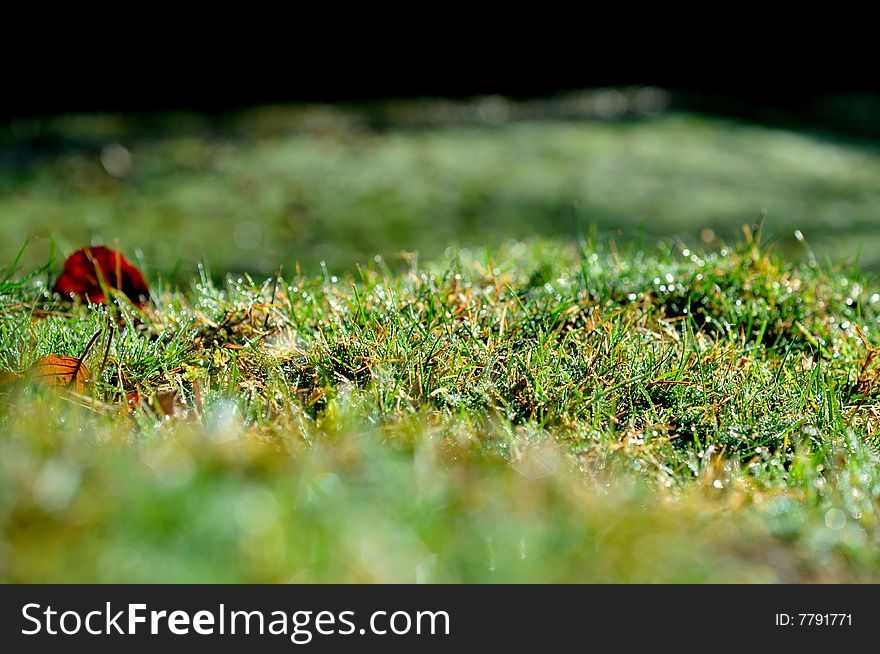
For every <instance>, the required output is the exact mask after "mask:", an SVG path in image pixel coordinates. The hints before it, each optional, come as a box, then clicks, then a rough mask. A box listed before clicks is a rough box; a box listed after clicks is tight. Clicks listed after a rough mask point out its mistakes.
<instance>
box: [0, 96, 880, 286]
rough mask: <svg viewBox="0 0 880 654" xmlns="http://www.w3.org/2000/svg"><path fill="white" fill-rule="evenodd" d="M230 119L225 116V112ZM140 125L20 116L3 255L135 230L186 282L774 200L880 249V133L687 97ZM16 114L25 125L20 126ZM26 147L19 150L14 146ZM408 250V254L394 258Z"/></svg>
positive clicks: (633, 226)
mask: <svg viewBox="0 0 880 654" xmlns="http://www.w3.org/2000/svg"><path fill="white" fill-rule="evenodd" d="M218 120H219V119H218ZM156 121H157V123H156V124H155V125H152V126H150V125H147V126H143V125H136V124H132V123H133V122H134V121H132V120H125V119H123V118H120V117H113V116H81V117H76V116H72V117H71V116H67V117H60V118H56V119H44V120H43V121H41V122H33V124H30V123H29V124H22V125H19V126H18V127H15V126H12V127H6V128H0V225H2V234H3V238H2V239H0V261H4V262H7V261H11V260H12V258H13V257H14V256H15V254H16V252H17V249H18V248H19V247H20V245H21V243H23V242H24V241H25V239H26V238H28V237H30V238H31V239H32V247H31V248H29V249H28V251H27V252H26V253H25V259H24V260H23V262H22V263H23V265H24V266H26V267H28V268H35V267H37V266H39V265H42V264H43V263H44V262H45V261H46V260H47V258H49V253H50V251H52V244H53V243H54V252H55V254H56V255H58V254H59V253H60V252H70V251H72V250H74V249H76V248H79V247H81V246H82V245H83V244H86V243H90V242H92V241H103V242H104V243H106V244H108V245H112V244H113V243H114V242H115V241H116V240H118V241H119V243H120V244H121V246H122V248H123V249H125V250H127V251H129V252H130V253H131V255H136V254H138V253H139V254H138V256H139V261H140V264H141V265H142V266H143V267H144V268H146V269H147V272H148V273H149V274H150V275H152V276H154V277H155V276H156V275H161V276H163V277H164V278H167V279H169V280H170V281H173V282H176V283H178V284H185V283H186V282H187V279H188V277H189V276H190V274H191V271H192V270H193V269H194V268H195V266H196V265H197V264H198V263H200V262H201V263H203V264H204V265H205V266H206V267H207V269H208V271H209V273H210V274H212V275H213V276H214V277H215V278H216V279H217V280H218V281H219V280H222V277H223V275H224V274H225V273H226V272H229V271H235V272H250V273H251V274H253V275H257V276H262V277H265V276H266V275H269V274H271V273H273V272H274V271H275V270H276V269H277V267H278V265H279V264H284V265H285V267H286V268H287V269H288V270H292V269H293V268H294V265H295V263H296V262H300V263H301V264H302V266H304V269H305V270H307V271H317V270H318V269H319V264H320V262H321V261H325V262H326V263H327V265H329V266H330V267H331V268H332V269H334V270H352V269H354V267H355V265H356V264H358V263H362V262H364V261H367V260H368V259H370V258H372V257H373V256H374V255H376V254H379V255H381V256H383V257H384V258H385V260H386V261H388V262H393V261H394V257H395V256H396V255H397V253H398V252H400V251H406V252H418V253H419V255H420V256H421V257H422V258H424V259H425V260H432V259H437V258H439V257H442V255H443V253H444V250H445V248H446V247H447V246H449V245H450V244H453V243H458V244H460V245H462V246H468V247H479V246H484V245H486V244H490V243H491V244H494V246H495V247H499V246H500V245H501V243H502V242H503V241H504V240H506V239H529V238H532V237H533V236H534V235H535V233H537V234H538V235H540V236H543V237H546V238H554V239H563V240H569V239H572V240H579V239H582V238H584V236H585V232H586V231H587V227H588V226H590V225H595V226H596V227H597V229H598V233H599V234H600V235H601V236H602V237H608V238H616V239H618V240H620V241H635V242H641V243H642V244H649V243H652V242H654V241H655V240H657V239H658V238H665V239H669V238H672V237H673V236H677V237H679V238H680V239H682V240H683V241H684V242H685V243H686V244H687V245H688V246H690V247H694V246H695V245H700V244H702V242H701V241H700V238H699V236H700V234H701V232H702V234H703V236H704V237H705V238H706V240H707V241H708V242H709V245H712V246H717V242H715V241H713V239H714V238H716V237H717V238H718V239H722V240H726V241H731V239H733V238H735V237H736V235H737V233H738V231H739V228H740V225H742V224H743V223H745V222H752V221H753V220H754V218H755V216H757V215H758V214H759V212H761V211H762V210H766V211H767V213H768V219H769V221H770V223H771V224H772V225H773V226H774V231H775V232H776V233H777V234H779V236H780V238H779V243H778V245H779V247H780V248H781V249H782V250H783V251H784V252H785V254H786V255H787V256H789V257H790V258H793V259H796V258H800V257H801V255H802V254H803V252H804V248H803V247H802V245H801V244H800V243H799V242H798V241H797V240H796V239H795V237H794V236H793V234H794V230H796V229H798V230H800V231H801V232H802V233H803V234H804V235H805V236H806V239H807V241H808V242H809V243H811V244H812V247H813V248H814V250H815V254H816V256H819V257H820V258H821V257H823V256H824V255H825V254H826V253H831V254H832V255H833V257H834V258H835V259H836V260H841V259H844V258H855V257H856V256H860V257H861V258H860V262H861V265H862V267H863V268H866V269H874V270H876V269H877V268H878V266H880V255H878V254H877V253H878V252H880V247H878V246H880V231H878V228H877V225H878V221H877V216H878V214H880V187H878V185H877V183H876V180H877V179H878V178H880V154H878V150H877V147H876V143H872V142H851V141H841V140H839V139H838V140H835V139H833V138H830V137H827V136H817V135H811V134H805V133H796V132H792V131H787V130H783V129H768V128H761V127H756V126H752V125H747V124H738V123H732V122H725V121H721V120H717V119H711V118H707V117H702V116H696V115H688V114H678V113H667V114H662V115H659V116H656V117H652V118H644V119H640V120H626V121H616V122H614V121H596V120H593V121H568V122H566V121H552V120H530V121H526V120H523V121H510V122H502V123H500V124H489V125H486V124H482V125H481V124H471V125H462V124H452V125H443V124H441V125H435V126H422V127H419V128H410V129H402V130H401V129H398V130H393V129H384V130H375V129H367V128H366V127H365V126H364V125H363V122H362V121H361V120H359V119H358V118H357V115H356V114H354V115H349V114H345V113H340V112H339V111H333V110H327V109H317V108H312V109H308V110H284V109H281V108H278V109H274V110H270V109H264V110H261V111H257V112H252V114H250V115H249V114H245V115H241V116H239V117H237V118H236V117H232V118H228V119H226V122H216V121H214V122H212V121H209V120H207V119H204V118H199V117H197V116H185V115H184V116H170V117H167V118H166V119H165V122H162V121H160V120H159V119H158V118H157V119H156ZM13 128H14V129H13ZM4 162H8V163H7V165H3V164H4ZM389 265H390V264H389Z"/></svg>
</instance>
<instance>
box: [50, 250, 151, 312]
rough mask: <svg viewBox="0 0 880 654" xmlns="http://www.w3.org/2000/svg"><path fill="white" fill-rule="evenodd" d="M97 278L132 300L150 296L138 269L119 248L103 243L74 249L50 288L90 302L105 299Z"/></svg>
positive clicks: (136, 301)
mask: <svg viewBox="0 0 880 654" xmlns="http://www.w3.org/2000/svg"><path fill="white" fill-rule="evenodd" d="M101 281H103V283H104V286H106V287H108V288H115V289H117V290H119V291H122V292H123V293H124V294H125V295H126V296H128V299H129V300H131V301H132V303H133V304H136V305H137V306H143V305H144V304H146V302H147V301H148V300H149V298H150V287H149V286H147V281H146V280H145V279H144V276H143V274H141V271H140V270H138V269H137V268H135V267H134V266H133V265H131V263H129V262H128V260H127V259H126V258H125V257H124V256H122V254H121V253H120V252H116V251H115V250H111V249H110V248H106V247H104V246H103V245H99V246H97V247H86V248H83V249H82V250H77V251H76V252H74V253H73V254H71V255H70V256H69V257H67V261H65V262H64V271H63V272H62V273H61V277H59V278H58V281H57V282H55V288H54V290H55V291H56V292H57V293H61V294H62V295H70V296H78V297H82V298H86V299H88V301H89V302H93V303H96V304H97V303H104V304H106V303H107V298H106V297H104V290H103V289H102V288H101Z"/></svg>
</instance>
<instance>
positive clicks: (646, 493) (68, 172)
mask: <svg viewBox="0 0 880 654" xmlns="http://www.w3.org/2000/svg"><path fill="white" fill-rule="evenodd" d="M252 118H253V117H252ZM242 120H243V119H242ZM100 124H102V125H103V123H100ZM255 124H262V123H255ZM71 125H72V126H71ZM71 125H68V127H67V129H68V130H69V134H75V135H76V136H77V138H78V139H80V141H79V142H78V143H79V144H78V145H77V146H76V147H73V146H70V144H69V143H68V144H67V145H65V146H64V147H61V146H58V149H56V150H54V151H53V154H52V155H51V156H49V155H48V154H46V153H45V152H44V153H41V154H38V155H33V158H32V159H28V161H27V162H25V163H22V162H21V161H19V163H18V164H17V165H16V166H15V167H10V168H7V169H4V171H3V173H2V175H0V179H2V182H0V184H2V188H3V195H2V196H0V216H2V220H3V225H4V228H3V229H4V235H6V236H7V238H4V239H3V243H2V248H3V255H4V260H5V261H6V262H7V269H6V270H5V272H4V273H3V274H0V280H3V281H2V283H0V370H2V371H3V373H2V378H0V427H2V429H0V553H2V555H0V579H2V580H3V581H6V582H22V581H64V582H71V581H99V582H156V581H172V582H178V581H181V582H182V581H199V582H219V581H231V582H328V581H342V582H391V581H400V582H491V581H500V582H540V581H548V582H618V583H626V582H817V581H818V582H834V581H836V582H841V581H842V582H855V581H873V582H876V581H877V580H878V579H880V554H878V551H880V550H878V547H877V546H878V544H880V520H878V518H880V513H878V509H880V507H878V500H880V468H878V463H880V441H878V438H877V436H876V434H877V421H878V419H880V386H878V379H880V369H878V361H877V354H878V353H880V349H878V347H880V333H878V332H880V325H878V317H880V284H878V283H877V281H876V279H875V278H874V277H872V276H871V275H870V274H869V273H866V272H865V270H866V269H869V268H870V267H871V265H873V262H880V259H877V260H875V259H873V258H872V256H873V255H872V254H871V253H869V252H868V251H867V250H868V249H870V248H866V251H864V252H862V255H861V261H862V262H863V263H862V265H861V266H860V265H857V264H855V263H854V258H853V256H852V255H854V253H855V251H856V249H857V248H856V243H857V242H859V241H861V242H862V243H866V244H870V243H871V242H872V241H871V239H872V238H876V234H872V233H871V232H870V230H868V229H867V228H861V227H860V228H859V229H858V230H857V229H854V228H853V226H858V225H862V226H864V225H868V224H870V223H869V221H870V220H871V218H872V215H876V213H874V214H872V213H871V212H872V211H875V207H877V206H880V188H878V185H877V184H876V179H878V177H877V175H876V173H877V172H880V157H878V156H877V155H876V154H875V153H872V151H871V149H870V147H869V146H866V145H853V144H843V143H836V144H833V143H831V142H828V141H826V140H823V138H822V137H816V136H810V135H803V134H792V133H786V132H783V131H771V130H765V129H761V128H756V127H748V126H742V125H732V124H726V123H720V122H716V121H713V120H710V119H707V118H699V117H693V116H680V115H668V116H660V117H657V118H652V119H649V120H644V121H631V122H621V123H606V122H582V123H565V122H553V121H548V122H531V123H511V124H505V125H502V126H493V127H486V126H484V127H479V126H471V127H448V128H447V127H444V128H431V129H420V130H411V131H406V130H404V131H392V132H370V131H363V130H362V131H356V130H354V129H353V128H352V127H351V126H347V125H345V124H341V125H340V124H335V123H334V124H330V125H329V126H327V125H326V123H320V125H319V126H321V129H317V128H315V127H313V128H312V130H313V131H312V132H307V131H305V132H304V131H302V130H293V131H291V132H289V133H287V132H284V133H277V131H272V130H269V132H271V133H266V128H265V127H264V128H263V130H264V131H262V132H261V131H260V130H258V129H256V128H255V129H254V131H252V132H249V133H248V132H242V131H239V132H235V133H234V137H233V136H227V135H224V136H222V137H218V136H217V135H216V134H206V133H204V132H203V131H200V130H203V127H204V126H203V125H202V124H201V123H198V124H197V125H196V127H194V128H192V129H190V130H189V131H188V132H187V130H182V131H184V132H186V133H185V134H183V135H181V134H180V133H177V132H175V133H173V134H170V135H169V134H167V133H162V134H158V135H156V134H154V135H152V136H150V137H144V136H140V137H139V140H136V141H134V142H133V143H134V144H133V145H131V146H130V150H128V149H126V152H128V153H129V155H130V157H131V158H130V159H127V158H126V156H125V155H124V154H123V153H122V151H121V150H112V149H111V150H108V149H107V148H106V147H105V146H101V147H99V148H98V150H97V151H94V148H93V141H91V140H89V139H99V137H100V135H101V134H104V137H103V138H105V140H106V141H107V142H110V143H114V142H116V140H117V137H118V136H119V135H120V134H121V133H126V132H125V130H123V129H122V127H118V126H117V127H114V125H115V123H110V124H109V125H110V126H109V127H107V126H106V125H105V126H104V127H103V128H102V129H104V130H105V132H101V131H100V130H97V128H95V127H94V125H92V123H88V121H86V127H87V128H88V130H92V131H88V130H87V134H86V136H83V135H82V131H79V132H77V131H76V130H75V129H74V128H75V127H76V126H77V125H79V123H75V122H74V123H71ZM90 125H91V126H90ZM111 128H112V129H111ZM78 129H80V130H82V129H85V128H78ZM106 130H111V133H110V134H109V135H108V134H107V133H106ZM112 130H116V131H112ZM230 133H233V132H232V131H230ZM224 134H225V133H224ZM68 137H69V138H70V139H72V138H73V137H72V136H70V135H68ZM53 147H54V146H53ZM101 148H103V150H102V149H101ZM10 151H12V152H17V151H15V150H14V148H13V149H12V150H10ZM114 153H115V154H114ZM99 154H103V160H104V163H103V164H102V162H101V157H100V156H98V155H99ZM16 156H19V155H18V154H16ZM29 156H30V155H29ZM113 156H116V157H117V160H113V158H112V157H113ZM126 162H128V164H131V163H132V162H133V166H131V168H130V169H129V168H126V165H127V164H126ZM123 169H124V170H123ZM110 172H115V173H117V174H118V175H119V176H113V175H111V174H109V173H110ZM123 173H125V174H123ZM297 189H299V190H297ZM297 193H299V194H300V195H297ZM760 209H767V210H768V217H767V220H766V222H764V224H763V227H758V226H757V225H755V224H753V221H754V220H755V216H756V215H757V213H758V210H760ZM844 215H845V216H847V219H848V220H849V221H850V222H849V223H847V225H848V228H846V227H844V226H842V223H840V222H836V223H833V224H834V225H835V227H833V228H832V227H829V225H831V224H832V223H831V222H830V217H832V216H844ZM744 224H745V225H746V227H745V228H743V225H744ZM759 224H760V221H759ZM242 225H245V226H244V227H242ZM591 225H594V226H591ZM795 228H797V229H800V230H802V232H803V233H804V234H806V235H807V241H806V244H804V243H803V242H802V241H798V240H793V241H792V242H793V245H792V243H789V242H788V235H789V234H790V233H791V232H792V231H793V229H795ZM710 229H711V230H712V234H709V233H708V230H710ZM618 230H619V231H618ZM823 230H824V231H823ZM701 232H702V237H701ZM658 234H662V235H665V238H663V239H659V240H658V239H656V238H655V237H656V236H657V235H658ZM811 234H815V235H816V236H817V238H816V239H815V240H811V239H810V236H811ZM28 235H31V236H33V237H34V238H33V240H32V241H31V243H30V244H29V245H28V246H27V247H26V248H25V249H24V251H23V253H22V256H21V258H20V259H19V260H18V263H17V264H13V261H15V259H16V253H17V250H18V249H19V248H20V247H21V243H22V242H23V241H24V239H25V238H26V237H27V236H28ZM611 237H613V238H611ZM826 237H827V238H826ZM95 239H100V240H103V241H104V242H106V243H108V244H113V242H114V241H116V240H118V242H119V245H120V247H121V248H122V249H123V250H124V251H125V252H126V253H127V254H131V255H132V259H133V261H135V262H136V263H138V264H139V265H142V267H143V268H144V271H145V273H146V274H147V279H148V280H149V283H150V285H151V287H152V293H153V301H152V302H150V303H149V304H147V305H146V306H144V307H143V308H137V307H135V306H133V305H131V304H130V303H129V302H127V301H126V300H125V298H124V297H121V296H119V295H118V294H117V295H116V296H115V301H114V302H113V303H112V304H110V305H104V304H101V305H89V304H88V303H83V302H79V301H78V302H73V303H71V302H69V301H66V300H64V299H62V298H59V296H58V295H57V294H56V295H53V294H52V293H51V292H50V290H49V289H50V287H51V283H52V282H53V281H54V280H55V279H56V278H57V275H58V272H59V271H60V264H61V261H60V259H61V258H62V256H63V255H66V254H69V253H70V252H71V251H72V250H74V249H76V248H77V247H79V246H81V245H83V244H85V243H88V242H89V241H93V240H95ZM50 240H51V241H54V242H55V246H54V255H53V254H51V252H52V248H50V246H49V241H50ZM16 242H17V247H16V248H12V247H11V244H12V243H16ZM401 250H402V251H404V252H403V253H402V254H397V253H398V252H400V251H401ZM137 251H139V252H140V256H134V253H135V252H137ZM826 251H827V252H828V253H830V255H829V257H826V256H824V253H825V252H826ZM416 252H418V254H415V253H416ZM200 260H201V261H203V262H204V263H203V265H201V266H199V261H200ZM321 261H323V262H324V264H323V265H322V264H321V263H320V262H321ZM227 272H228V274H227ZM95 335H97V337H96V338H95V339H94V344H93V346H92V347H91V348H89V349H88V351H87V352H86V345H87V343H89V342H90V340H92V338H93V336H95ZM84 352H85V356H84V358H83V363H84V364H85V366H86V367H87V368H88V370H89V371H90V374H91V378H92V381H91V382H90V383H89V384H87V385H84V386H83V387H82V388H78V389H69V388H60V387H57V386H46V385H45V384H43V383H39V381H40V380H39V379H38V378H35V377H34V375H32V374H29V373H28V371H29V370H32V366H33V365H34V363H35V362H36V361H37V360H38V359H40V357H44V356H46V355H50V354H56V355H62V356H73V357H80V356H82V355H83V354H84Z"/></svg>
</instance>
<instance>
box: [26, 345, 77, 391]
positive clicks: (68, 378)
mask: <svg viewBox="0 0 880 654" xmlns="http://www.w3.org/2000/svg"><path fill="white" fill-rule="evenodd" d="M28 377H29V378H30V379H33V380H34V381H36V382H39V383H41V384H48V385H49V386H66V387H68V388H71V389H72V390H74V391H76V392H77V393H84V392H85V390H86V385H87V384H88V383H89V382H91V381H92V374H91V373H90V372H89V369H88V368H87V367H86V365H85V364H84V363H82V360H80V359H77V358H76V357H63V356H59V355H57V354H50V355H48V356H45V357H43V358H41V359H38V360H37V361H36V363H34V365H32V366H31V367H30V369H29V370H28Z"/></svg>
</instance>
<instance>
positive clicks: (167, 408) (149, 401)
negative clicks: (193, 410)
mask: <svg viewBox="0 0 880 654" xmlns="http://www.w3.org/2000/svg"><path fill="white" fill-rule="evenodd" d="M125 399H126V403H127V404H128V408H129V410H135V409H139V408H144V407H145V406H146V408H148V409H150V410H151V411H152V412H153V413H154V414H156V415H158V416H163V417H165V418H180V419H186V418H189V416H190V408H189V407H188V406H187V405H186V402H185V401H184V400H183V398H182V397H180V395H179V394H178V393H177V391H173V390H172V391H159V392H157V393H156V394H155V395H151V396H149V397H147V398H146V401H144V400H142V398H141V394H140V393H138V392H137V391H131V392H129V393H126V395H125Z"/></svg>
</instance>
